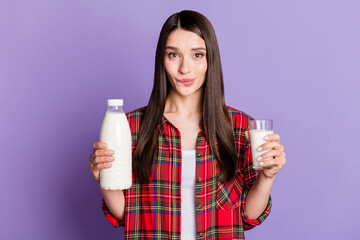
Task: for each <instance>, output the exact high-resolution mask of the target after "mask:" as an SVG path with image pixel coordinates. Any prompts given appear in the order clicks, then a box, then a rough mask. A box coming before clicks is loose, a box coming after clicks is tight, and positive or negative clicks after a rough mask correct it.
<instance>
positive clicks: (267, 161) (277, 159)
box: [246, 131, 286, 178]
mask: <svg viewBox="0 0 360 240" xmlns="http://www.w3.org/2000/svg"><path fill="white" fill-rule="evenodd" d="M267 136H268V139H267V141H268V142H266V143H264V144H263V145H261V146H260V147H261V150H260V152H261V151H265V150H270V151H268V152H266V153H263V154H262V155H260V157H261V160H259V163H260V165H262V168H263V169H262V170H261V173H262V174H263V175H264V176H265V177H267V178H274V177H275V175H276V174H277V173H278V172H279V171H280V170H281V169H282V168H283V167H284V165H285V163H286V158H285V152H284V146H283V145H281V144H280V135H279V134H269V135H267ZM246 138H247V139H250V138H249V132H248V131H247V132H246Z"/></svg>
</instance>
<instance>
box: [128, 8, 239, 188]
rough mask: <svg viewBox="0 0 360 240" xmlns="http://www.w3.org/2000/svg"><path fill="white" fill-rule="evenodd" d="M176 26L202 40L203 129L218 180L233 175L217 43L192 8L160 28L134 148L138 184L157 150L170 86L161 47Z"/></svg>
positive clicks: (209, 27)
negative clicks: (147, 97) (150, 86)
mask: <svg viewBox="0 0 360 240" xmlns="http://www.w3.org/2000/svg"><path fill="white" fill-rule="evenodd" d="M176 29H183V30H186V31H191V32H193V33H195V34H197V35H198V36H200V37H201V38H202V39H204V41H205V44H206V59H207V63H208V68H207V72H206V80H205V82H204V97H203V103H202V104H203V124H204V131H205V136H206V139H207V141H208V143H209V146H210V149H211V152H212V153H213V154H214V156H215V157H216V158H217V160H218V162H219V174H218V181H220V182H227V181H230V180H231V179H232V178H233V177H234V175H235V169H236V159H237V155H236V151H235V138H234V133H233V129H232V124H231V119H230V116H229V113H228V110H227V108H226V105H225V98H224V82H223V74H222V68H221V61H220V52H219V46H218V43H217V40H216V35H215V31H214V29H213V27H212V25H211V23H210V21H209V20H208V19H207V18H206V17H205V16H203V15H202V14H200V13H198V12H195V11H182V12H179V13H175V14H173V15H171V16H170V17H169V18H168V19H167V20H166V22H165V23H164V25H163V27H162V29H161V32H160V36H159V41H158V44H157V48H156V57H155V74H154V85H153V89H152V93H151V96H150V100H149V103H148V106H147V108H146V110H145V114H144V117H143V120H142V123H143V124H141V126H140V130H139V135H138V142H137V145H136V148H135V150H134V156H133V173H134V175H135V178H136V180H137V181H139V182H140V183H149V181H150V174H151V172H152V169H153V164H154V161H155V157H156V153H157V151H158V136H159V124H160V123H161V120H162V116H163V114H164V109H165V102H166V98H167V96H168V93H169V88H170V87H171V86H170V83H169V81H168V79H167V75H166V71H165V66H164V55H165V47H166V42H167V39H168V36H169V34H170V33H171V32H172V31H174V30H176ZM217 141H218V143H217Z"/></svg>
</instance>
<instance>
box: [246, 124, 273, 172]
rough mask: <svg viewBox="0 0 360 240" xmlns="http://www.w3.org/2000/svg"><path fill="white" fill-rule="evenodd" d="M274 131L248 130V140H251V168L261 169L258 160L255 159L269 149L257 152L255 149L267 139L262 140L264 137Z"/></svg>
mask: <svg viewBox="0 0 360 240" xmlns="http://www.w3.org/2000/svg"><path fill="white" fill-rule="evenodd" d="M272 133H274V131H272V130H250V140H251V155H252V160H253V168H254V169H262V167H261V166H260V165H259V162H258V161H257V160H256V159H257V158H258V157H259V156H260V155H262V154H264V153H266V152H268V151H270V150H265V151H262V152H259V151H258V150H257V149H258V147H260V146H261V145H263V144H264V143H266V142H267V141H265V140H264V137H265V136H267V135H269V134H272Z"/></svg>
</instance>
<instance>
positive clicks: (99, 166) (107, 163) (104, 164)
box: [96, 162, 112, 170]
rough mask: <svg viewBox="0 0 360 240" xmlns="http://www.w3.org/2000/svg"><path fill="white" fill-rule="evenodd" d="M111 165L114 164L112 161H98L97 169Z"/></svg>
mask: <svg viewBox="0 0 360 240" xmlns="http://www.w3.org/2000/svg"><path fill="white" fill-rule="evenodd" d="M111 166H112V163H111V162H106V163H98V164H96V169H97V170H101V169H104V168H111Z"/></svg>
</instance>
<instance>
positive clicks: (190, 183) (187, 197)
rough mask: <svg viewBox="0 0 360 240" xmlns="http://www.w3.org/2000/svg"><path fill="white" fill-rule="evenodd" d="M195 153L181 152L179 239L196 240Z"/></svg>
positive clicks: (191, 151) (192, 151)
mask: <svg viewBox="0 0 360 240" xmlns="http://www.w3.org/2000/svg"><path fill="white" fill-rule="evenodd" d="M195 154H196V151H195V150H182V168H181V239H184V240H185V239H186V240H191V239H196V217H195V189H196V185H195V183H196V180H195V178H196V176H195V171H196V155H195Z"/></svg>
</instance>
